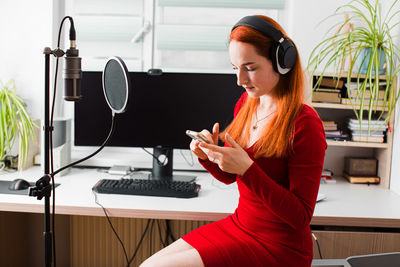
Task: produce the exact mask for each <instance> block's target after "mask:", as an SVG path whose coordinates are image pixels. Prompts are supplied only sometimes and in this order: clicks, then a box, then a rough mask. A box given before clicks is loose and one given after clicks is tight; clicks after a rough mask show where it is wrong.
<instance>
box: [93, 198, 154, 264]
mask: <svg viewBox="0 0 400 267" xmlns="http://www.w3.org/2000/svg"><path fill="white" fill-rule="evenodd" d="M92 193H93V195H94V201H95V202H96V204H97V205H99V206H100V207H101V208H102V209H103V212H104V214H105V215H106V218H107V221H108V224H109V225H110V227H111V229H112V231H113V233H114V235H115V236H116V237H117V239H118V241H119V243H120V244H121V246H122V250H123V251H124V255H125V260H126V266H127V267H129V266H130V265H131V263H132V262H133V261H134V260H135V258H136V255H137V253H138V251H139V248H140V247H141V245H142V242H143V239H144V237H145V236H146V233H147V231H148V230H149V226H150V224H151V225H152V226H153V225H154V220H152V219H149V220H148V221H147V224H146V228H145V230H144V231H143V233H142V236H141V237H140V240H139V243H138V244H137V245H136V249H135V252H134V253H133V255H132V257H131V258H130V259H128V254H127V252H126V249H125V245H124V242H122V240H121V238H120V237H119V235H118V233H117V231H116V230H115V228H114V226H113V224H112V222H111V220H110V218H109V217H108V214H107V211H106V209H105V208H104V206H103V205H102V204H101V203H100V202H99V201H98V199H97V194H96V193H95V192H94V191H92Z"/></svg>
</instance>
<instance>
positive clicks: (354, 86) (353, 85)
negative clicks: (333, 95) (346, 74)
mask: <svg viewBox="0 0 400 267" xmlns="http://www.w3.org/2000/svg"><path fill="white" fill-rule="evenodd" d="M361 84H362V81H360V82H359V83H357V82H350V83H345V86H346V88H349V89H350V90H357V89H358V88H359V87H360V86H361ZM372 86H373V87H375V85H374V84H373V85H372ZM378 86H379V89H380V90H384V89H385V88H386V81H380V82H379V84H378ZM365 88H369V83H368V82H367V84H366V85H365Z"/></svg>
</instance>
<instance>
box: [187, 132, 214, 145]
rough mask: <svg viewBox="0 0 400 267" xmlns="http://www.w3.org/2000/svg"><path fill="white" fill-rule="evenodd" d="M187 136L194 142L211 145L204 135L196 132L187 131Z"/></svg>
mask: <svg viewBox="0 0 400 267" xmlns="http://www.w3.org/2000/svg"><path fill="white" fill-rule="evenodd" d="M186 135H188V136H189V137H191V138H192V139H194V140H197V141H199V142H203V143H207V144H209V143H210V142H209V141H208V139H207V138H206V137H205V136H204V135H202V134H201V133H199V132H195V131H191V130H187V131H186Z"/></svg>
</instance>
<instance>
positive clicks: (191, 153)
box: [179, 149, 194, 167]
mask: <svg viewBox="0 0 400 267" xmlns="http://www.w3.org/2000/svg"><path fill="white" fill-rule="evenodd" d="M189 151H190V157H191V160H192V162H189V161H188V160H187V158H186V156H185V155H184V154H183V152H182V149H179V152H180V153H181V155H182V158H183V159H184V160H185V161H186V163H187V164H188V165H189V166H190V167H193V166H194V159H193V152H192V150H189Z"/></svg>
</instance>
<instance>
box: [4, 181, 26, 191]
mask: <svg viewBox="0 0 400 267" xmlns="http://www.w3.org/2000/svg"><path fill="white" fill-rule="evenodd" d="M30 186H31V185H30V184H29V182H28V181H26V180H24V179H21V178H19V179H15V180H14V181H12V182H11V184H10V186H9V187H8V189H10V190H12V191H16V190H24V189H28V188H29V187H30Z"/></svg>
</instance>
